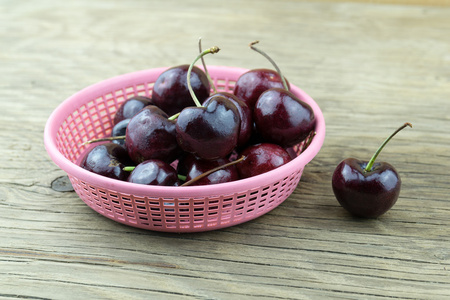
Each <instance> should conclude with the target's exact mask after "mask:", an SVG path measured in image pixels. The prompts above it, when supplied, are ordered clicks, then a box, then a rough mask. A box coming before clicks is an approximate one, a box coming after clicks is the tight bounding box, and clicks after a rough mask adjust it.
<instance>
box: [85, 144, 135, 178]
mask: <svg viewBox="0 0 450 300" xmlns="http://www.w3.org/2000/svg"><path fill="white" fill-rule="evenodd" d="M129 165H133V162H132V161H131V159H130V158H129V156H128V153H127V151H126V150H125V148H124V147H122V146H120V145H117V144H114V143H111V142H109V143H104V144H100V145H97V146H95V147H94V148H92V149H91V150H90V151H89V152H88V153H86V155H85V156H84V158H83V160H82V161H81V163H80V166H81V167H82V168H83V169H86V170H88V171H90V172H93V173H96V174H99V175H103V176H106V177H109V178H113V179H118V180H126V179H127V177H128V175H129V172H126V171H124V170H123V168H124V167H125V166H129Z"/></svg>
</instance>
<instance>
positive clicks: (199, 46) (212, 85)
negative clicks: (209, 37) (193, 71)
mask: <svg viewBox="0 0 450 300" xmlns="http://www.w3.org/2000/svg"><path fill="white" fill-rule="evenodd" d="M198 51H199V52H200V53H202V52H203V50H202V38H201V37H200V38H199V39H198ZM201 60H202V65H203V69H204V70H205V74H206V77H207V78H208V81H209V84H210V85H211V87H212V89H213V91H214V93H216V94H217V89H216V85H215V84H214V81H213V80H212V78H211V76H209V72H208V69H207V68H206V63H205V58H204V57H203V56H202V58H201Z"/></svg>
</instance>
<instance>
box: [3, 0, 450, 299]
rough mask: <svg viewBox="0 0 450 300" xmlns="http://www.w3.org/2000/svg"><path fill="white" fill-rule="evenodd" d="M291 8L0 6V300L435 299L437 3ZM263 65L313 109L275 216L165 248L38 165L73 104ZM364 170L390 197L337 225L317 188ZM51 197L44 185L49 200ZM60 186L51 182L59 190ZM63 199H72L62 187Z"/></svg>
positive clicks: (443, 85) (447, 25) (293, 4)
mask: <svg viewBox="0 0 450 300" xmlns="http://www.w3.org/2000/svg"><path fill="white" fill-rule="evenodd" d="M381 2H384V3H378V4H368V3H361V1H353V2H340V1H332V2H325V1H320V2H307V1H287V0H284V1H269V0H262V1H256V0H254V1H253V0H250V1H237V0H231V1H221V2H219V1H209V2H208V1H197V0H190V1H143V0H129V1H106V0H102V1H97V0H94V1H87V0H79V1H56V0H55V1H51V0H41V1H7V0H3V1H0V20H1V25H0V74H1V77H0V78H1V81H0V101H1V118H0V126H1V135H0V138H1V147H0V157H1V170H2V172H1V175H0V240H1V242H0V298H1V299H3V298H5V299H13V298H26V299H327V298H328V299H341V298H344V299H384V298H394V299H449V298H450V230H449V226H450V217H449V216H450V196H449V195H450V189H449V181H450V176H449V174H450V172H449V170H450V156H449V153H450V142H449V138H450V134H449V130H450V126H449V113H450V110H449V100H450V39H449V32H450V17H449V16H450V7H449V6H445V4H446V3H445V2H444V1H440V3H437V2H439V1H434V2H432V1H423V3H422V4H420V3H418V2H419V1H415V3H416V5H406V3H404V2H406V1H400V2H401V3H399V2H398V1H397V3H396V4H395V3H394V4H392V3H391V4H389V3H386V2H387V1H381ZM199 37H202V38H203V45H204V47H209V46H213V45H218V46H220V48H221V49H222V50H221V52H220V53H218V54H217V55H214V56H209V57H208V59H207V61H208V63H209V64H212V65H228V66H238V67H244V68H257V67H270V64H269V63H268V62H267V61H266V60H265V59H264V58H263V57H261V56H259V55H258V54H256V53H254V52H252V51H251V50H249V49H248V46H247V45H248V43H249V42H251V41H253V40H256V39H258V40H260V41H261V43H260V48H261V49H264V50H265V51H266V52H268V53H269V54H270V55H271V56H272V57H273V58H274V59H275V60H276V61H277V62H278V64H279V66H280V67H281V69H282V70H283V71H284V74H285V75H286V77H287V78H288V79H289V81H290V82H292V83H293V84H295V85H297V86H300V87H301V88H302V89H304V90H305V91H306V92H307V93H309V94H310V95H311V96H312V97H313V98H314V99H315V100H316V101H317V102H318V104H319V105H320V106H321V108H322V110H323V113H324V115H325V119H326V122H327V136H326V139H325V143H324V145H323V148H322V150H321V152H320V153H319V155H318V156H317V157H315V159H314V160H313V161H312V162H311V163H310V164H308V166H307V167H306V169H305V171H304V174H303V177H302V178H301V183H300V184H299V186H298V188H297V189H296V190H295V192H294V193H293V194H292V195H291V196H290V197H289V198H288V199H287V200H286V201H285V202H284V203H282V204H281V205H280V206H279V207H278V208H276V209H275V210H273V211H271V212H270V213H268V214H266V215H264V216H262V217H260V218H257V219H255V220H253V221H250V222H247V223H244V224H241V225H239V226H235V227H230V228H226V229H223V230H218V231H212V232H205V233H196V234H167V233H158V232H152V231H145V230H141V229H135V228H132V227H128V226H125V225H121V224H119V223H116V222H114V221H111V220H109V219H107V218H105V217H103V216H101V215H99V214H97V213H96V212H94V211H93V210H91V209H90V208H89V207H88V206H86V205H85V204H84V203H83V202H82V201H81V200H80V199H79V198H78V196H77V195H76V194H75V193H74V192H73V191H66V192H64V191H63V192H61V191H58V190H61V189H63V190H64V185H63V186H61V185H58V184H57V183H58V182H61V181H62V182H63V183H64V182H65V181H64V179H65V178H66V177H65V173H64V172H63V171H62V170H60V169H59V168H58V167H57V166H56V165H55V164H54V163H53V162H52V161H51V160H50V158H49V156H48V155H47V153H46V151H45V149H44V145H43V132H44V126H45V122H46V120H47V118H48V117H49V115H50V113H51V112H52V111H53V110H54V109H55V108H56V106H57V105H58V104H60V103H61V102H62V101H63V100H64V99H66V98H67V97H69V96H70V95H72V94H73V93H75V92H76V91H78V90H80V89H82V88H84V87H86V86H88V85H90V84H93V83H96V82H98V81H101V80H103V79H106V78H110V77H113V76H116V75H120V74H124V73H128V72H133V71H136V70H141V69H147V68H154V67H162V66H172V65H179V64H185V63H189V62H191V61H192V59H193V58H194V57H195V55H196V53H197V40H198V38H199ZM407 121H408V122H411V123H412V124H413V125H414V128H413V129H406V130H404V131H403V132H401V133H400V134H399V135H397V136H396V137H395V138H394V140H393V141H391V143H390V144H389V145H388V146H387V147H386V148H385V150H384V152H383V153H382V154H381V155H380V157H379V160H385V161H388V162H390V163H392V164H393V165H394V166H395V167H396V168H397V170H398V171H399V173H400V175H401V177H402V180H403V186H402V191H401V194H400V198H399V200H398V202H397V204H396V205H395V206H394V207H393V208H392V210H390V211H389V212H388V213H386V214H385V215H383V216H382V217H380V218H379V219H375V220H362V219H356V218H353V217H351V216H350V215H349V214H348V213H347V212H345V211H344V210H343V209H342V208H341V207H340V206H339V204H338V202H337V201H336V199H335V197H334V195H333V192H332V189H331V174H332V172H333V170H334V168H335V167H336V165H337V164H338V163H339V162H340V161H341V160H342V159H343V158H346V157H350V156H354V157H358V158H362V159H368V158H370V156H371V155H372V153H373V152H374V151H375V149H376V148H377V147H378V146H379V145H380V144H381V142H382V141H383V140H384V139H385V137H387V136H388V135H389V134H390V133H391V132H392V131H393V130H394V129H395V128H397V127H398V126H400V125H401V124H403V123H404V122H407ZM52 186H53V188H52ZM65 187H66V188H67V186H65ZM69 190H70V188H69Z"/></svg>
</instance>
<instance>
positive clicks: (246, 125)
mask: <svg viewBox="0 0 450 300" xmlns="http://www.w3.org/2000/svg"><path fill="white" fill-rule="evenodd" d="M214 95H219V96H223V97H225V98H227V99H228V100H229V101H230V102H231V103H233V104H234V105H235V106H236V108H237V110H238V113H239V119H240V128H239V134H238V141H237V146H238V147H240V146H243V145H245V144H246V143H247V142H248V140H249V139H250V136H251V135H252V129H253V117H252V110H251V109H250V108H249V107H248V105H247V104H246V103H245V102H244V101H242V100H240V99H239V98H238V97H236V95H234V94H232V93H228V92H218V93H216V94H214ZM211 99H212V97H209V98H208V99H206V100H205V102H203V106H207V105H208V104H209V102H210V101H211Z"/></svg>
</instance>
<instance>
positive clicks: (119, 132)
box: [111, 119, 131, 146]
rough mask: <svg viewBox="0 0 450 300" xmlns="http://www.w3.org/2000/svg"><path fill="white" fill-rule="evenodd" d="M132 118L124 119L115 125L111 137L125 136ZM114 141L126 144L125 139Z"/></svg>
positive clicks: (122, 144)
mask: <svg viewBox="0 0 450 300" xmlns="http://www.w3.org/2000/svg"><path fill="white" fill-rule="evenodd" d="M130 120H131V119H124V120H122V121H120V122H119V123H117V124H116V125H114V127H113V129H112V132H111V137H123V136H124V135H125V133H126V132H127V126H128V123H130ZM112 142H113V143H115V144H118V145H121V146H125V139H117V140H112Z"/></svg>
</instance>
